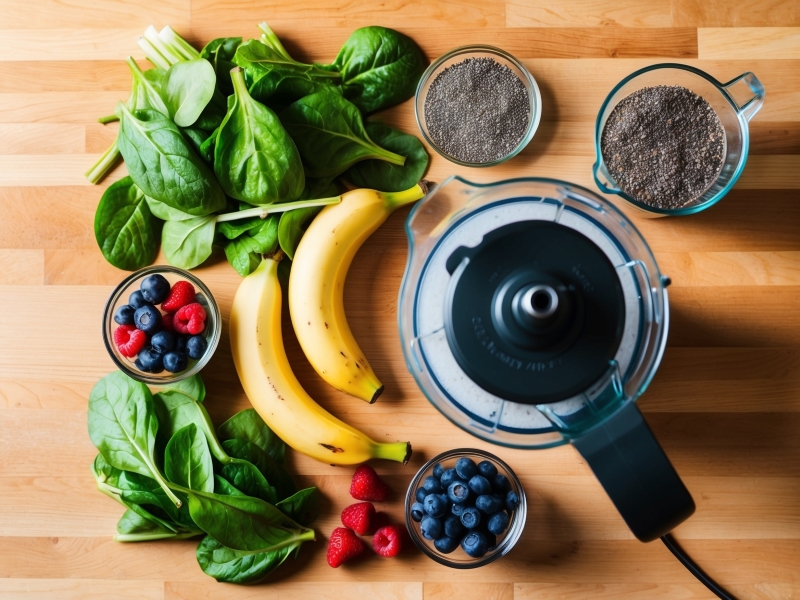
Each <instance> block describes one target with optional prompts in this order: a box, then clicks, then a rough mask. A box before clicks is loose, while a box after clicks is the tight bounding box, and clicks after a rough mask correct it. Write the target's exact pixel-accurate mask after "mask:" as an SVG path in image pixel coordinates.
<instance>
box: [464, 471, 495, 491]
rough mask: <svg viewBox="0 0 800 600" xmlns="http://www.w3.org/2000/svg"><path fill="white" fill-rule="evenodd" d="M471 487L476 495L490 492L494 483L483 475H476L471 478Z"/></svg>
mask: <svg viewBox="0 0 800 600" xmlns="http://www.w3.org/2000/svg"><path fill="white" fill-rule="evenodd" d="M469 489H470V491H471V492H472V493H473V494H475V495H476V496H480V495H481V494H490V493H491V492H492V484H490V483H489V480H488V479H486V477H484V476H483V475H475V476H474V477H472V479H470V480H469Z"/></svg>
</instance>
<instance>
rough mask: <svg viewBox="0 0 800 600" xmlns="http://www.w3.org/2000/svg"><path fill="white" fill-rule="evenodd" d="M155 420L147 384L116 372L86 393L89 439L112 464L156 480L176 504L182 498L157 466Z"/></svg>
mask: <svg viewBox="0 0 800 600" xmlns="http://www.w3.org/2000/svg"><path fill="white" fill-rule="evenodd" d="M157 431H158V419H157V418H156V416H155V412H154V410H153V397H152V396H151V395H150V390H148V389H147V386H146V385H144V384H143V383H139V382H138V381H134V380H133V379H131V378H130V377H128V376H127V375H125V374H124V373H121V372H119V371H115V372H114V373H111V374H109V375H106V376H105V377H103V379H101V380H100V381H98V382H97V383H96V384H95V386H94V387H93V388H92V392H91V394H90V395H89V438H90V439H91V440H92V443H93V444H94V445H95V447H97V449H98V450H99V451H100V454H102V455H103V458H104V459H105V460H106V462H108V464H109V465H111V466H112V467H116V468H117V469H121V470H124V471H132V472H134V473H139V474H140V475H144V476H145V477H152V478H153V479H155V480H156V481H157V482H158V484H159V485H160V486H161V488H162V489H163V490H164V492H165V493H166V494H167V496H168V497H169V498H170V500H171V501H172V502H173V503H174V504H175V506H180V505H181V501H180V500H179V499H178V497H177V496H175V494H174V493H173V492H172V490H170V489H169V487H168V485H167V482H166V481H165V480H164V478H163V477H162V476H161V473H159V471H158V468H157V467H156V460H155V456H154V455H153V447H154V446H155V441H156V432H157Z"/></svg>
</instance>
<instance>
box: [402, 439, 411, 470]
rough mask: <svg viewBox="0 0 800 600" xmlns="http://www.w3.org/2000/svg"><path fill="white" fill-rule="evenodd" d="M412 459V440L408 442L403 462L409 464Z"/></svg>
mask: <svg viewBox="0 0 800 600" xmlns="http://www.w3.org/2000/svg"><path fill="white" fill-rule="evenodd" d="M410 459H411V442H406V456H405V458H403V464H404V465H407V464H408V461H409V460H410Z"/></svg>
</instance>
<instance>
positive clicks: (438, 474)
mask: <svg viewBox="0 0 800 600" xmlns="http://www.w3.org/2000/svg"><path fill="white" fill-rule="evenodd" d="M442 473H444V467H443V466H442V463H436V466H434V467H433V476H434V477H436V479H441V477H442Z"/></svg>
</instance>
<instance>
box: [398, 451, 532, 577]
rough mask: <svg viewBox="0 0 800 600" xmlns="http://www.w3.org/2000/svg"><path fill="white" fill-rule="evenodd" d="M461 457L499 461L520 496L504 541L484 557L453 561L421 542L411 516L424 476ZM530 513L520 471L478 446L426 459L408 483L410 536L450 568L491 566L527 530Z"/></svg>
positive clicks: (432, 557)
mask: <svg viewBox="0 0 800 600" xmlns="http://www.w3.org/2000/svg"><path fill="white" fill-rule="evenodd" d="M461 456H470V457H474V456H479V457H480V458H481V459H485V460H489V461H492V462H495V463H497V465H499V466H501V467H502V468H503V469H505V471H506V473H508V474H509V475H510V478H509V479H510V480H511V481H512V484H513V486H514V488H515V490H514V491H516V492H517V495H518V496H519V507H517V510H515V511H514V514H513V516H512V517H511V521H510V522H509V524H508V529H507V530H506V534H505V537H504V538H503V540H502V541H501V542H500V543H499V544H498V545H497V547H496V548H495V549H494V550H492V551H490V552H487V553H486V554H484V555H483V556H482V557H480V558H476V559H473V560H472V561H469V562H456V561H452V560H449V559H448V558H447V557H446V555H443V554H440V553H438V552H436V551H434V550H432V549H431V548H430V547H429V546H428V545H427V544H426V543H425V542H424V541H422V539H420V533H419V531H417V527H416V523H415V522H414V521H413V519H411V505H412V504H413V503H414V502H415V501H416V498H415V497H414V494H415V493H416V488H417V486H418V484H419V482H420V481H421V480H422V477H423V475H424V474H425V473H426V472H427V471H428V470H429V469H431V468H432V467H433V466H434V465H435V464H436V463H438V462H442V461H444V460H450V459H452V458H460V457H461ZM527 514H528V503H527V497H526V495H525V489H524V488H523V487H522V482H521V481H520V480H519V477H517V474H516V473H515V472H514V470H513V469H512V468H511V467H510V466H509V465H508V464H507V463H506V462H505V461H504V460H503V459H501V458H500V457H498V456H496V455H494V454H492V453H491V452H488V451H486V450H481V449H479V448H454V449H452V450H446V451H445V452H442V453H440V454H437V455H436V456H434V457H433V458H431V459H430V460H429V461H427V462H426V463H425V464H424V465H422V466H421V467H420V468H419V470H418V471H417V472H416V474H415V475H414V477H413V478H412V479H411V482H410V483H409V484H408V490H407V491H406V498H405V505H404V517H405V522H406V529H407V530H408V534H409V536H410V537H411V541H413V542H414V545H415V546H416V547H417V548H419V549H420V550H421V551H422V552H423V554H425V555H426V556H428V557H429V558H431V559H433V560H434V561H436V562H437V563H439V564H440V565H444V566H445V567H450V568H452V569H475V568H477V567H482V566H484V565H488V564H489V563H492V562H494V561H496V560H497V559H498V558H500V557H502V556H505V555H506V554H508V553H509V552H510V551H511V549H512V548H514V546H515V545H516V544H517V542H518V541H519V540H520V538H521V537H522V532H523V530H524V529H525V522H526V520H527Z"/></svg>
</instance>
